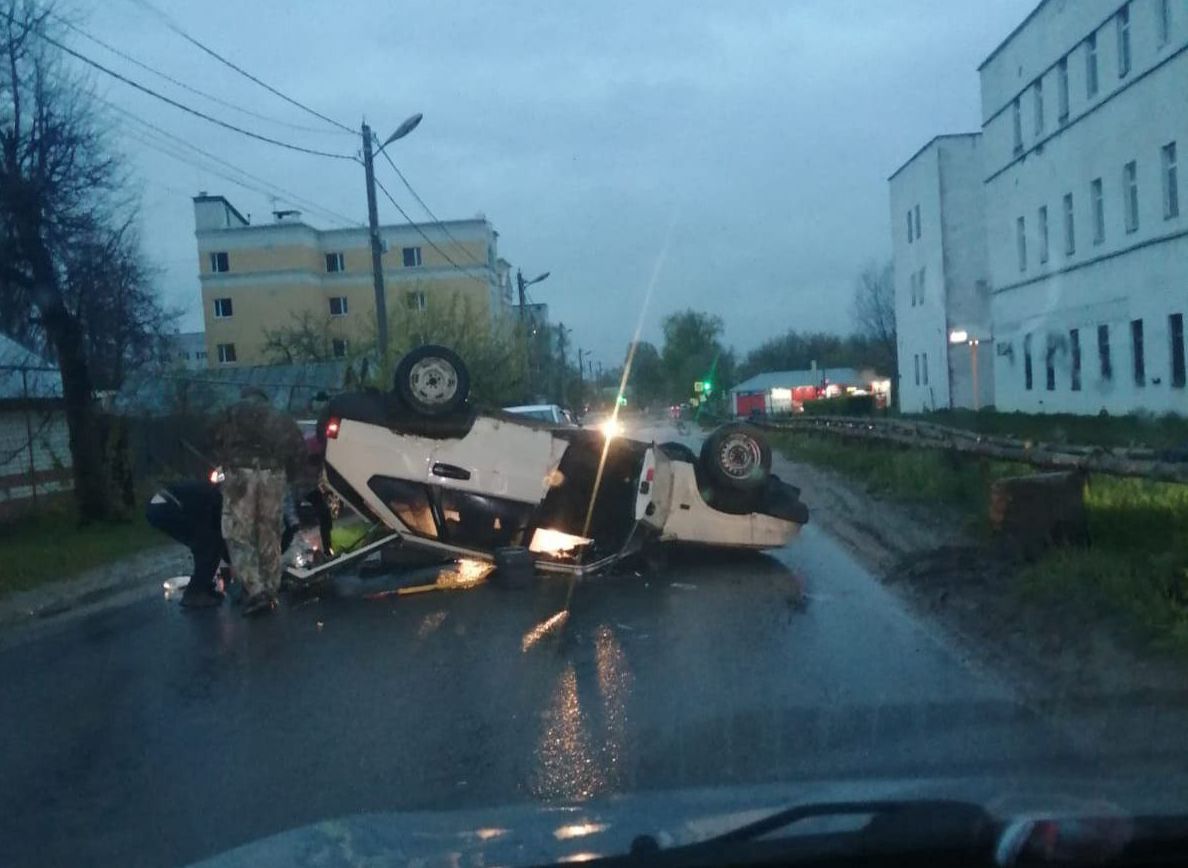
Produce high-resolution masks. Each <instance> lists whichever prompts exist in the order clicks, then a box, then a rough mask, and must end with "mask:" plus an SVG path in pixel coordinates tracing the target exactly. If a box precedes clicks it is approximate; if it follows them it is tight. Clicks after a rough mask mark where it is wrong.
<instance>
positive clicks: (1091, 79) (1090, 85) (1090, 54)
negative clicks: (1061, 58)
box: [1085, 33, 1097, 99]
mask: <svg viewBox="0 0 1188 868" xmlns="http://www.w3.org/2000/svg"><path fill="white" fill-rule="evenodd" d="M1085 94H1086V96H1088V97H1089V99H1093V97H1095V96H1097V34H1096V33H1090V34H1089V38H1088V39H1086V40H1085Z"/></svg>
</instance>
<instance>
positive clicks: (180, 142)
mask: <svg viewBox="0 0 1188 868" xmlns="http://www.w3.org/2000/svg"><path fill="white" fill-rule="evenodd" d="M99 100H100V102H103V103H104V104H105V105H107V106H108V107H109V108H111V109H113V110H115V111H116V112H118V113H119V114H121V115H123V116H125V117H127V118H128V119H129V120H131V121H133V122H134V123H136V124H139V125H140V126H142V127H144V128H146V129H147V130H149V131H151V132H152V133H153V134H156V135H157V136H159V137H162V138H164V139H165V140H166V141H167V142H168V143H169V144H170V145H177V146H181V147H183V148H185V149H187V150H189V151H193V152H194V153H196V154H198V155H200V156H201V157H203V158H205V159H207V160H210V161H211V162H214V163H216V164H218V165H220V166H224V167H226V168H227V169H229V170H230V171H232V172H236V173H238V174H239V175H241V176H242V177H244V178H247V179H249V180H251V181H254V182H255V184H254V185H253V184H246V183H244V182H243V181H242V180H240V179H236V178H232V177H229V176H227V175H226V174H224V173H222V172H219V171H218V170H215V169H211V168H209V167H208V166H204V165H199V164H198V163H196V162H195V161H193V160H191V159H187V158H185V157H183V156H181V155H178V154H176V153H170V154H169V155H170V156H174V157H175V158H176V159H178V160H180V161H182V162H186V163H188V164H189V165H192V166H195V167H196V168H200V169H203V170H204V171H208V172H210V174H212V175H216V176H218V177H220V178H223V179H224V180H227V181H230V182H231V183H233V184H236V185H238V186H240V187H243V188H244V189H246V190H252V191H254V192H257V193H261V194H263V195H266V196H270V197H276V198H283V199H287V200H289V201H291V202H293V204H295V205H301V206H302V207H304V208H306V209H307V210H309V211H313V212H316V213H319V214H321V215H322V216H325V217H328V218H330V219H332V220H334V221H335V222H339V223H343V224H345V225H347V226H361V225H363V224H362V222H361V221H360V220H356V219H352V218H350V217H347V216H346V215H344V214H340V213H338V212H337V211H334V210H332V209H330V208H326V207H325V206H323V205H319V204H318V203H317V202H314V201H313V200H312V199H308V198H306V197H304V196H301V195H299V194H297V193H294V192H293V191H292V190H288V189H286V188H284V187H282V186H280V185H279V184H275V183H273V182H272V181H269V180H267V179H266V178H261V177H259V176H258V175H254V174H252V173H251V172H248V171H247V170H246V169H242V168H240V167H239V166H237V165H235V164H234V163H231V162H229V161H227V160H225V159H223V158H222V157H219V156H217V155H215V154H212V153H211V152H210V151H207V150H204V149H203V148H200V147H198V146H197V145H195V144H193V143H191V142H189V141H187V140H186V139H184V138H182V137H180V136H176V135H174V134H173V133H170V132H169V131H168V130H164V129H162V128H161V127H159V126H157V125H156V124H154V123H152V122H151V121H147V120H145V119H144V118H142V117H140V116H139V115H137V114H136V113H135V112H131V111H129V110H127V109H126V108H124V107H123V106H119V105H116V104H115V103H113V102H111V101H110V100H106V99H103V98H102V97H99ZM140 141H142V142H143V141H144V140H143V139H141V140H140ZM144 143H145V144H148V143H147V142H144ZM149 147H153V145H151V144H149ZM156 150H159V151H161V152H162V153H166V151H164V150H163V149H161V148H156Z"/></svg>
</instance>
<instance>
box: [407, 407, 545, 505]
mask: <svg viewBox="0 0 1188 868" xmlns="http://www.w3.org/2000/svg"><path fill="white" fill-rule="evenodd" d="M567 445H568V444H567V443H566V442H565V441H564V440H560V439H558V438H556V437H554V436H553V435H552V434H551V433H550V432H549V431H548V430H546V429H542V428H535V427H531V426H528V425H519V424H516V423H514V422H510V421H508V420H506V419H497V418H492V417H489V416H480V417H479V418H477V419H476V420H475V422H474V425H473V426H472V427H471V429H470V431H469V432H468V433H467V434H466V436H465V437H462V438H460V439H458V440H440V441H437V442H436V443H435V444H434V447H433V453H432V458H431V460H430V463H429V478H428V482H429V483H430V484H432V485H440V486H442V487H443V488H452V489H457V490H460V491H469V492H473V493H475V494H486V495H492V496H494V497H501V498H506V499H509V500H516V501H520V502H522V503H539V502H540V500H541V499H542V498H543V497H544V495H545V492H546V491H548V488H549V485H550V484H551V482H552V480H553V474H554V472H555V471H556V470H557V465H558V464H559V463H560V462H561V456H562V455H563V454H564V453H565V448H566V446H567Z"/></svg>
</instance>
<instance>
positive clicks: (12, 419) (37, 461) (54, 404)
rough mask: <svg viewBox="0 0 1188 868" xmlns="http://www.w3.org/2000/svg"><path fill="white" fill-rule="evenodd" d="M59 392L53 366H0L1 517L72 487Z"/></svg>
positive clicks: (48, 499)
mask: <svg viewBox="0 0 1188 868" xmlns="http://www.w3.org/2000/svg"><path fill="white" fill-rule="evenodd" d="M61 394H62V391H61V378H60V377H59V375H58V371H57V369H56V368H50V367H40V366H20V365H0V517H10V516H12V515H17V514H21V513H23V512H27V511H29V510H31V509H36V508H38V507H40V506H42V505H44V504H46V503H48V502H52V501H54V500H59V499H60V498H61V495H62V494H63V493H65V492H69V491H70V490H71V489H72V488H73V481H72V470H71V460H70V435H69V431H68V429H67V426H66V414H65V412H64V410H63V405H62V398H61Z"/></svg>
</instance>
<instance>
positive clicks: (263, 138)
mask: <svg viewBox="0 0 1188 868" xmlns="http://www.w3.org/2000/svg"><path fill="white" fill-rule="evenodd" d="M6 17H7V18H8V20H9V21H10V22H11V21H14V19H13V17H12V15H11V14H7V15H6ZM34 32H35V33H36V34H37V35H38V36H40V37H41V38H42V39H43V40H45V41H46V42H48V43H49V44H50V45H52V46H54V47H55V48H57V49H58V50H59V51H63V52H65V53H66V54H69V55H70V56H71V57H73V58H76V59H77V60H81V61H82V62H83V63H85V64H87V65H88V66H92V67H94V68H95V69H97V70H99V71H100V72H104V73H106V74H107V75H110V76H111V77H112V78H114V79H116V80H117V81H122V82H123V83H124V84H126V85H128V86H129V87H133V88H135V89H136V90H138V91H140V92H141V93H146V94H148V95H149V96H151V97H155V98H157V99H159V100H161V102H164V103H167V104H169V105H171V106H173V107H174V108H177V109H181V110H182V111H184V112H187V113H189V114H192V115H194V116H195V117H199V118H202V120H204V121H209V122H210V123H212V124H215V125H216V126H220V127H223V128H224V129H228V130H231V131H232V132H236V133H239V134H240V135H244V136H247V137H248V138H252V139H256V140H258V141H261V142H267V143H268V144H270V145H276V146H277V147H281V148H287V149H288V150H290V151H298V152H300V153H303V154H312V155H313V156H315V157H329V158H331V159H334V160H354V159H355V157H353V156H351V155H349V154H335V153H333V152H331V151H319V150H317V149H315V148H306V147H303V146H302V145H294V144H292V143H291V142H284V141H281V140H280V139H274V138H272V137H271V136H265V135H261V134H260V133H254V132H252V131H251V130H245V129H244V128H243V127H237V126H236V125H235V124H229V123H227V122H226V121H222V120H219V119H218V118H216V117H211V116H210V115H208V114H206V113H205V112H201V111H199V110H198V109H196V108H191V107H190V106H188V105H186V104H185V103H180V102H178V101H177V100H175V99H172V98H170V97H167V96H165V95H164V94H161V93H158V92H157V91H155V90H153V89H152V88H151V87H148V86H146V85H143V84H141V83H140V82H138V81H134V80H133V79H130V78H128V77H127V76H126V75H121V74H120V73H118V72H116V71H115V70H113V69H109V68H108V67H106V66H104V65H103V64H102V63H99V61H97V60H92V59H91V58H89V57H87V56H86V55H85V54H82V53H80V52H78V51H75V50H74V49H73V48H70V47H69V46H66V45H63V44H62V43H61V42H59V41H58V40H56V39H54V38H53V37H52V36H49V35H47V34H45V33H42V32H41V31H40V30H35V31H34Z"/></svg>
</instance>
